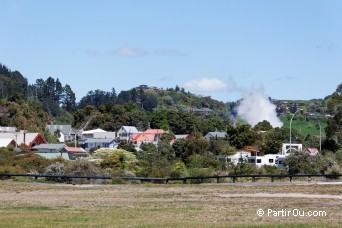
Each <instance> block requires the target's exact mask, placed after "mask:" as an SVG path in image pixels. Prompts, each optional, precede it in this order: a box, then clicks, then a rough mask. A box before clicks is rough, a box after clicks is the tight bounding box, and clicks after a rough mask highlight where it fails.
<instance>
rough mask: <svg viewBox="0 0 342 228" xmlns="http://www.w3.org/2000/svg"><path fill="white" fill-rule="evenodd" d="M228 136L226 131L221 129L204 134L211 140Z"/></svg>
mask: <svg viewBox="0 0 342 228" xmlns="http://www.w3.org/2000/svg"><path fill="white" fill-rule="evenodd" d="M226 137H227V133H226V132H219V131H213V132H208V134H206V135H205V136H204V138H205V139H206V140H207V141H210V140H212V139H216V140H217V139H225V138H226Z"/></svg>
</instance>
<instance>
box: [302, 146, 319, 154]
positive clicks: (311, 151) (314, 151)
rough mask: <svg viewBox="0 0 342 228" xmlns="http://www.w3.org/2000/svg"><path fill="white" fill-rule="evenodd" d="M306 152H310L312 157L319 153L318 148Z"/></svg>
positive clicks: (308, 149) (307, 149)
mask: <svg viewBox="0 0 342 228" xmlns="http://www.w3.org/2000/svg"><path fill="white" fill-rule="evenodd" d="M304 151H308V152H309V153H310V154H311V155H316V154H317V153H318V149H317V148H306V149H305V150H304Z"/></svg>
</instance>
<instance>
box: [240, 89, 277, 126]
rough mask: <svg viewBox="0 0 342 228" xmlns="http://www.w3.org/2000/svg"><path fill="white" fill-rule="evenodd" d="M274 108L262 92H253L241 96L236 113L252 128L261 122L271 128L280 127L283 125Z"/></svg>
mask: <svg viewBox="0 0 342 228" xmlns="http://www.w3.org/2000/svg"><path fill="white" fill-rule="evenodd" d="M275 108H276V106H275V105H274V104H272V103H271V102H270V100H269V99H268V97H267V96H266V95H265V93H264V92H263V91H262V90H253V91H252V92H250V93H246V94H245V95H244V96H243V100H242V101H241V103H240V105H239V107H238V109H237V111H238V116H240V117H241V118H242V119H243V120H245V121H247V122H248V123H249V124H250V125H252V127H254V126H255V125H256V124H257V123H259V122H262V121H263V120H267V121H268V122H270V123H271V125H272V126H273V127H281V126H282V125H283V123H282V122H281V121H280V119H279V118H278V117H277V113H276V111H275Z"/></svg>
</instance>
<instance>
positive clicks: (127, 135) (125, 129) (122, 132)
mask: <svg viewBox="0 0 342 228" xmlns="http://www.w3.org/2000/svg"><path fill="white" fill-rule="evenodd" d="M136 133H139V131H138V129H137V128H136V127H134V126H122V127H120V129H119V130H118V131H117V137H118V139H119V140H120V141H125V140H126V141H129V140H130V139H132V137H133V134H136Z"/></svg>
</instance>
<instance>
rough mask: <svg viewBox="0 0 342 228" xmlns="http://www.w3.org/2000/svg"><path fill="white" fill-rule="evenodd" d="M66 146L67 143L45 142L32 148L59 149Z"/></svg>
mask: <svg viewBox="0 0 342 228" xmlns="http://www.w3.org/2000/svg"><path fill="white" fill-rule="evenodd" d="M64 147H65V144H62V143H43V144H40V145H36V146H34V147H32V149H35V150H38V149H50V150H59V149H62V148H64Z"/></svg>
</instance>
